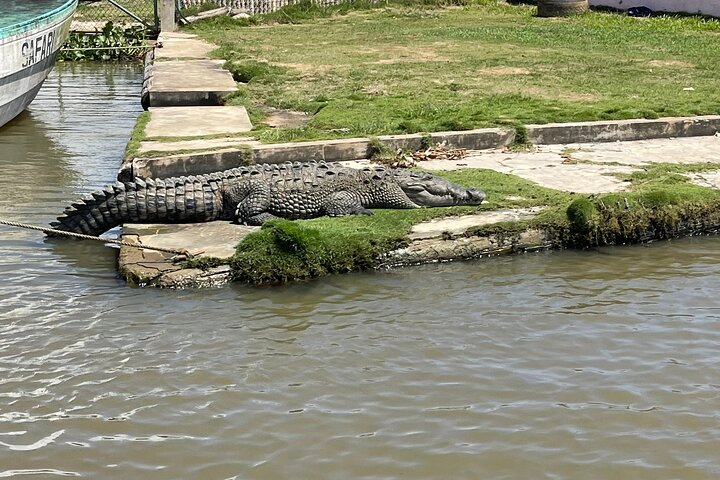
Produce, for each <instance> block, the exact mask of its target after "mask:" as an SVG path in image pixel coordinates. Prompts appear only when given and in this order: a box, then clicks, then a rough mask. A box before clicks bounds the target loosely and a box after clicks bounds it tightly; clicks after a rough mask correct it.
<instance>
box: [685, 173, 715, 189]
mask: <svg viewBox="0 0 720 480" xmlns="http://www.w3.org/2000/svg"><path fill="white" fill-rule="evenodd" d="M688 177H690V181H691V182H692V183H694V184H695V185H699V186H701V187H707V188H720V170H712V171H709V172H701V173H692V174H689V175H688Z"/></svg>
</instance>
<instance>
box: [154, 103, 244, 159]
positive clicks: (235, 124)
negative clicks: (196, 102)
mask: <svg viewBox="0 0 720 480" xmlns="http://www.w3.org/2000/svg"><path fill="white" fill-rule="evenodd" d="M250 130H252V123H250V117H248V114H247V110H245V107H242V106H224V107H155V108H150V121H149V122H148V124H147V126H146V127H145V136H146V137H169V136H172V137H202V136H206V135H235V134H238V133H245V132H249V131H250ZM235 143H238V142H235ZM176 150H177V149H176Z"/></svg>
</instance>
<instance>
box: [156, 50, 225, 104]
mask: <svg viewBox="0 0 720 480" xmlns="http://www.w3.org/2000/svg"><path fill="white" fill-rule="evenodd" d="M224 63H225V62H224V61H223V60H207V59H204V60H177V61H164V62H154V64H153V66H152V76H151V79H150V80H149V81H148V89H147V92H148V96H149V104H150V105H151V106H153V107H173V106H194V105H221V104H222V98H223V97H224V96H226V95H229V94H230V93H232V92H234V91H236V90H237V88H236V84H235V80H234V79H233V77H232V75H231V74H230V72H228V71H227V70H224V69H223V68H222V66H223V64H224Z"/></svg>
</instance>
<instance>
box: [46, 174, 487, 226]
mask: <svg viewBox="0 0 720 480" xmlns="http://www.w3.org/2000/svg"><path fill="white" fill-rule="evenodd" d="M484 199H485V193H483V192H482V191H480V190H477V189H473V188H470V189H468V188H463V187H461V186H459V185H456V184H454V183H452V182H449V181H447V180H445V179H443V178H441V177H438V176H436V175H433V174H430V173H427V172H416V171H411V170H406V169H395V168H385V167H382V166H368V167H365V168H360V169H355V168H350V167H346V166H342V165H340V164H337V163H324V162H318V163H315V162H310V163H286V164H279V165H274V164H257V165H251V166H247V167H238V168H232V169H230V170H224V171H222V172H215V173H210V174H204V175H195V176H182V177H171V178H165V179H161V178H155V179H153V178H147V179H144V180H143V179H140V178H135V179H134V180H133V181H132V182H117V183H115V184H114V185H108V186H106V187H105V188H103V189H102V190H100V191H97V192H94V193H92V194H88V195H85V196H84V197H83V198H82V199H81V200H79V201H77V202H74V203H72V204H71V206H69V207H67V208H66V209H65V211H64V212H63V214H62V215H61V216H59V217H58V218H57V221H55V222H52V223H51V227H52V228H54V229H57V230H64V231H70V232H76V233H84V234H88V235H99V234H101V233H103V232H105V231H107V230H109V229H111V228H113V227H116V226H118V225H120V224H122V223H126V222H134V223H195V222H208V221H213V220H234V221H236V222H238V223H241V224H246V225H262V224H263V223H265V222H266V221H268V220H271V219H273V218H278V217H280V218H288V219H293V220H294V219H304V218H313V217H319V216H325V215H328V216H340V215H371V214H372V211H371V210H369V209H370V208H420V207H439V206H450V205H479V204H480V203H482V201H483V200H484Z"/></svg>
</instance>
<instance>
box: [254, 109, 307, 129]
mask: <svg viewBox="0 0 720 480" xmlns="http://www.w3.org/2000/svg"><path fill="white" fill-rule="evenodd" d="M309 119H310V115H308V114H307V113H305V112H294V111H292V110H280V109H276V108H270V109H268V110H267V117H265V118H264V119H263V121H262V123H264V124H265V125H267V126H268V127H272V128H294V127H302V126H303V125H305V124H306V123H307V121H308V120H309Z"/></svg>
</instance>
